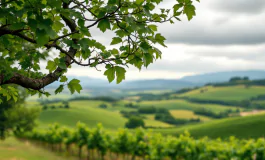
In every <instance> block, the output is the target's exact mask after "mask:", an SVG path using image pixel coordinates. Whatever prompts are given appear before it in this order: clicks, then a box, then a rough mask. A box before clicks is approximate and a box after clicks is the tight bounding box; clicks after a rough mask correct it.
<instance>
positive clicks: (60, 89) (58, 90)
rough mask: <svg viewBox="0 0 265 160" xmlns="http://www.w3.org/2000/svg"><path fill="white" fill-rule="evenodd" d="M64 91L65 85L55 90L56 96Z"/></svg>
mask: <svg viewBox="0 0 265 160" xmlns="http://www.w3.org/2000/svg"><path fill="white" fill-rule="evenodd" d="M63 89H64V85H62V84H61V85H60V86H59V87H58V88H57V89H56V90H55V94H58V93H61V92H62V91H63Z"/></svg>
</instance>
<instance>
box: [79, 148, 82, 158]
mask: <svg viewBox="0 0 265 160" xmlns="http://www.w3.org/2000/svg"><path fill="white" fill-rule="evenodd" d="M78 157H79V159H82V146H79V147H78Z"/></svg>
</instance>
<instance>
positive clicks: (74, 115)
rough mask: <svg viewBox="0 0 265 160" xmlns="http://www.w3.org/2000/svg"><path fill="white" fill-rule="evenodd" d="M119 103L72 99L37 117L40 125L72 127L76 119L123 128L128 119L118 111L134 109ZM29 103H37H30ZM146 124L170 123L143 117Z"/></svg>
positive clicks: (94, 125)
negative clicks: (68, 106) (62, 105)
mask: <svg viewBox="0 0 265 160" xmlns="http://www.w3.org/2000/svg"><path fill="white" fill-rule="evenodd" d="M103 103H104V104H106V105H107V106H108V108H107V109H101V108H99V107H98V106H99V105H100V104H103ZM121 104H123V103H121ZM121 104H119V103H118V104H117V106H115V107H113V106H112V105H111V104H110V103H107V102H102V101H87V100H84V101H72V102H70V103H69V105H70V109H65V108H56V109H47V110H44V111H42V112H41V114H40V118H39V124H40V127H47V126H48V125H49V124H52V123H55V122H56V123H59V124H62V125H66V126H70V127H74V126H75V125H76V123H77V122H78V121H80V122H83V123H86V124H87V125H88V126H89V127H96V125H97V124H98V123H102V124H103V126H104V127H105V128H107V129H112V130H113V129H117V128H123V127H124V125H125V123H126V122H127V121H128V119H126V118H124V117H123V116H122V115H121V114H120V113H119V111H120V110H127V111H132V110H135V109H132V108H125V107H122V105H121ZM31 105H37V104H35V103H32V104H31ZM145 125H146V126H152V127H170V126H171V125H169V124H167V123H163V122H160V121H156V120H154V119H145Z"/></svg>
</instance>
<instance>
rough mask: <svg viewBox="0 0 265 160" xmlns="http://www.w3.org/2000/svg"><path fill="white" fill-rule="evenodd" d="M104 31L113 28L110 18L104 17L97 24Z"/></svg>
mask: <svg viewBox="0 0 265 160" xmlns="http://www.w3.org/2000/svg"><path fill="white" fill-rule="evenodd" d="M97 27H98V28H99V29H100V30H101V31H102V32H105V31H106V30H107V29H111V28H110V22H109V20H108V19H106V18H105V19H103V20H101V21H100V22H99V23H98V26H97Z"/></svg>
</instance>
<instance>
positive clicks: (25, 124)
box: [0, 86, 39, 139]
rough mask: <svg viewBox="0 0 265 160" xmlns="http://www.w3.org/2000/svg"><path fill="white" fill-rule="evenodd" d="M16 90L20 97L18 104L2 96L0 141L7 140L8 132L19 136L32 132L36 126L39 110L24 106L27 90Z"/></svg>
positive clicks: (0, 105)
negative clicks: (25, 132)
mask: <svg viewBox="0 0 265 160" xmlns="http://www.w3.org/2000/svg"><path fill="white" fill-rule="evenodd" d="M15 87H16V86H15ZM16 88H17V89H18V91H19V95H20V96H19V99H18V100H17V102H14V100H7V99H6V98H4V97H3V96H0V100H2V103H1V104H0V139H5V137H6V135H7V133H8V131H13V132H14V133H15V134H19V133H22V132H24V131H29V130H32V129H33V127H34V126H35V125H36V121H35V120H36V119H37V118H38V115H39V109H36V108H27V107H24V106H23V105H22V104H23V103H24V101H25V98H26V96H27V95H26V93H25V90H23V89H21V87H16Z"/></svg>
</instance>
